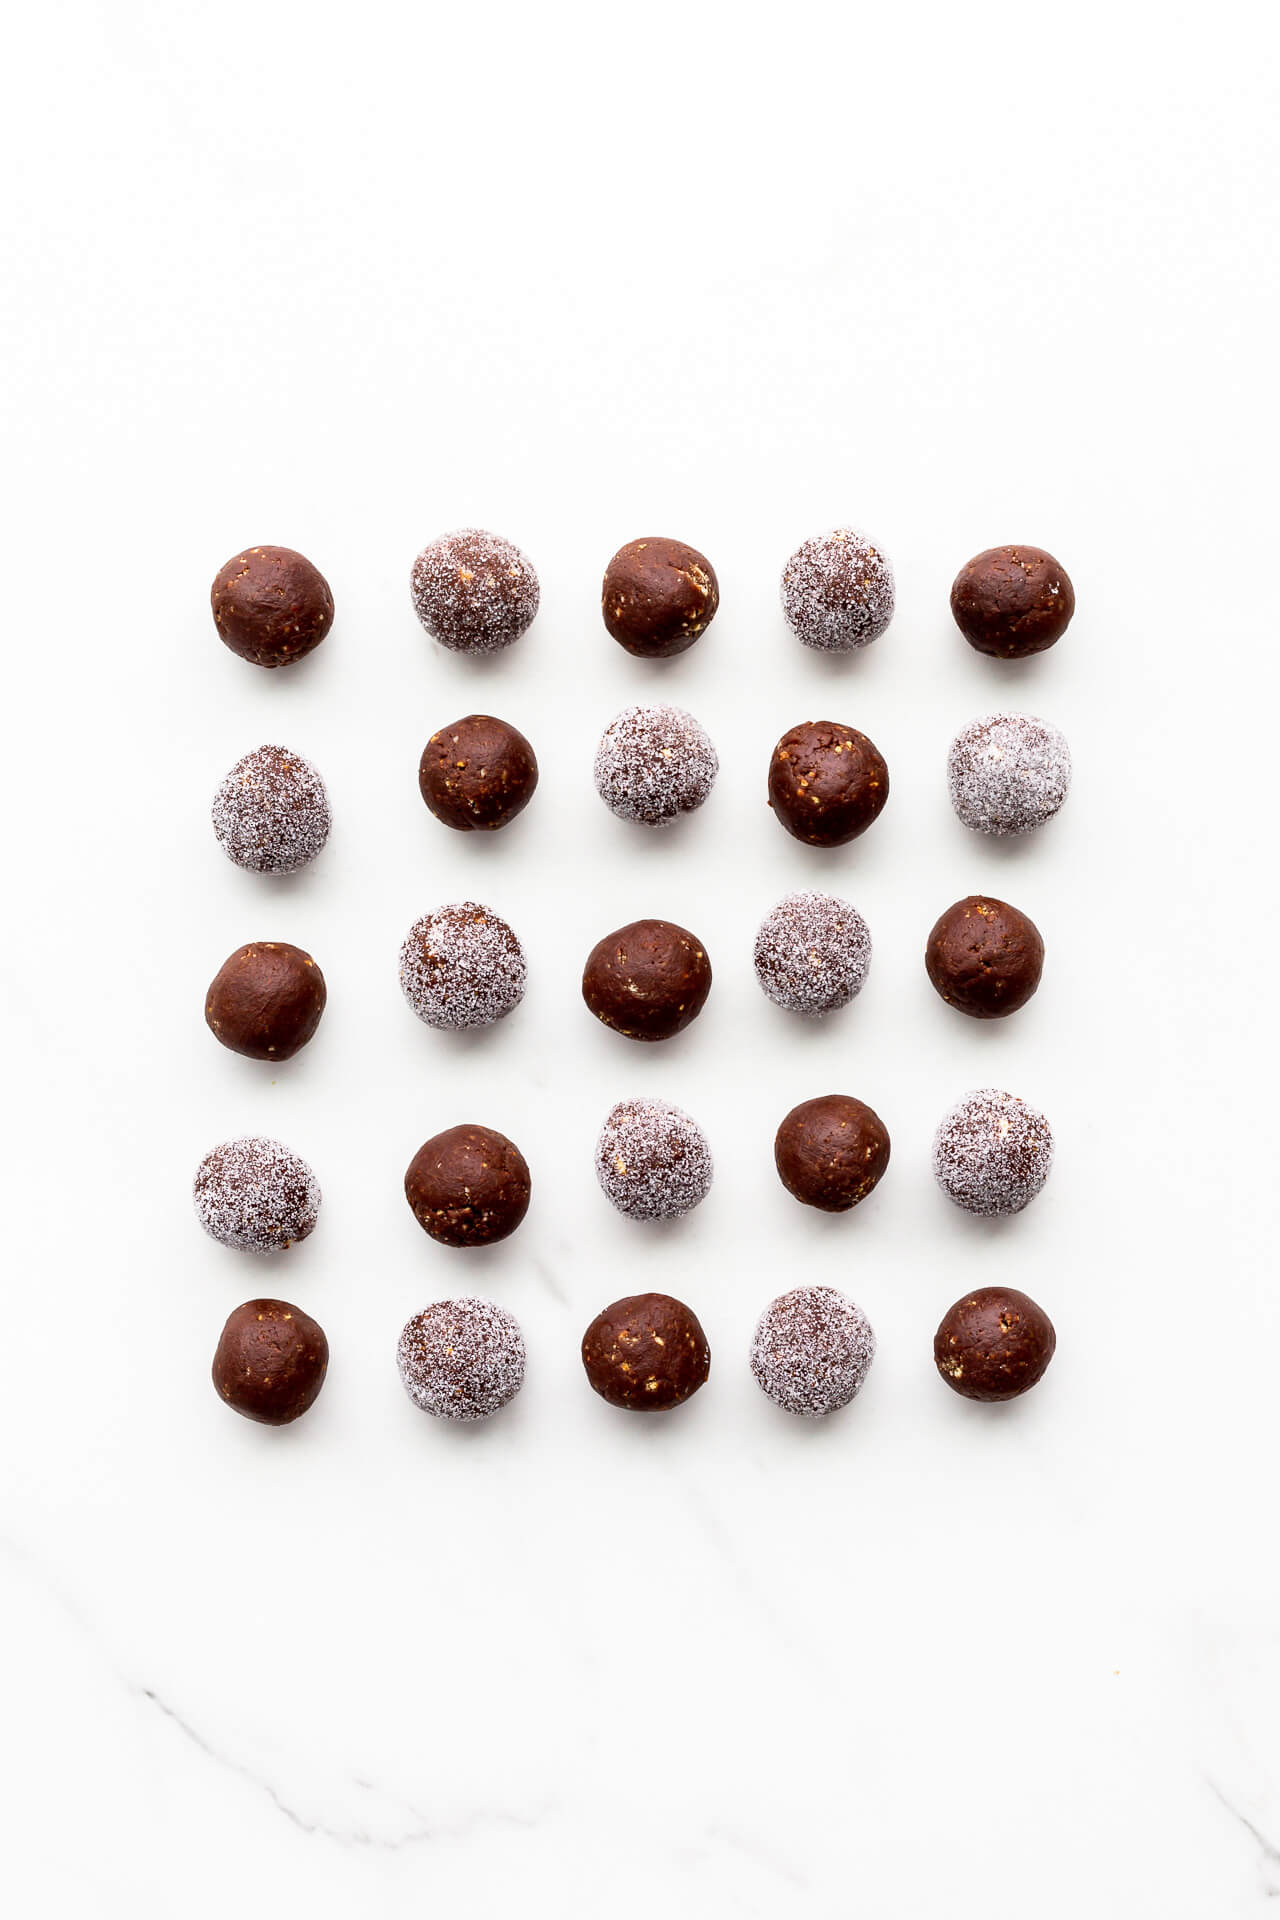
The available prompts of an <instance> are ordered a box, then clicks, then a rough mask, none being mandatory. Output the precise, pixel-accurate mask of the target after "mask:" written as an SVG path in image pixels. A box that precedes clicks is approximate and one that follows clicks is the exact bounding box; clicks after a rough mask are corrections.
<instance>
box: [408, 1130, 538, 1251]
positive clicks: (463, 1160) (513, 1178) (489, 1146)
mask: <svg viewBox="0 0 1280 1920" xmlns="http://www.w3.org/2000/svg"><path fill="white" fill-rule="evenodd" d="M529 1192H530V1181H529V1168H528V1165H527V1164H526V1161H525V1157H524V1155H523V1154H522V1153H521V1151H520V1149H519V1147H517V1146H516V1145H515V1144H514V1142H513V1141H510V1140H508V1139H507V1137H506V1135H505V1134H504V1133H495V1132H494V1130H493V1128H492V1127H477V1126H461V1127H447V1128H446V1129H445V1131H444V1132H443V1133H437V1134H436V1135H434V1137H433V1138H432V1139H430V1140H428V1141H426V1142H425V1144H424V1145H422V1146H420V1147H419V1148H418V1151H417V1152H416V1153H415V1154H414V1156H413V1159H412V1160H411V1161H410V1162H409V1170H408V1172H407V1173H406V1174H405V1176H404V1197H405V1199H406V1200H407V1201H408V1202H409V1205H410V1206H411V1207H412V1208H413V1217H414V1219H415V1220H416V1221H417V1223H418V1225H419V1226H420V1227H421V1228H422V1230H423V1232H424V1233H429V1234H430V1235H431V1238H432V1239H433V1240H438V1241H439V1242H440V1244H441V1246H444V1247H487V1246H491V1245H492V1244H493V1242H494V1241H495V1240H505V1239H506V1237H507V1235H508V1234H509V1233H514V1232H515V1230H516V1228H517V1227H518V1226H519V1225H520V1222H521V1221H522V1220H523V1219H524V1217H525V1214H526V1213H527V1212H528V1211H529Z"/></svg>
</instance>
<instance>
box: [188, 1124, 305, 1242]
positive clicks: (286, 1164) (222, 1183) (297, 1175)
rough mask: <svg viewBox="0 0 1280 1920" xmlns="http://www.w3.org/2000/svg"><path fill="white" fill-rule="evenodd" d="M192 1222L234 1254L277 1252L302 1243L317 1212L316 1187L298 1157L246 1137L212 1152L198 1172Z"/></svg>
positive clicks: (276, 1144) (276, 1142)
mask: <svg viewBox="0 0 1280 1920" xmlns="http://www.w3.org/2000/svg"><path fill="white" fill-rule="evenodd" d="M192 1192H193V1198H194V1200H195V1208H196V1218H197V1219H198V1220H199V1222H200V1225H201V1226H202V1227H203V1228H204V1230H205V1232H206V1233H207V1234H209V1235H210V1237H211V1238H212V1239H214V1240H217V1241H218V1242H220V1244H221V1245H222V1246H224V1247H233V1248H234V1249H235V1250H236V1252H237V1253H279V1252H280V1251H281V1250H282V1249H283V1248H285V1247H291V1246H292V1245H293V1244H294V1242H295V1241H296V1240H305V1239H306V1237H307V1235H308V1234H309V1233H310V1232H311V1230H312V1228H313V1227H314V1226H315V1224H316V1217H317V1215H318V1214H319V1211H320V1186H319V1182H318V1181H317V1180H316V1177H315V1174H314V1173H312V1171H311V1169H310V1167H309V1166H308V1165H307V1163H306V1161H305V1160H304V1159H303V1158H302V1157H301V1155H300V1154H296V1153H294V1152H293V1151H292V1150H291V1149H290V1148H289V1147H286V1146H284V1145H283V1144H282V1143H281V1142H280V1141H279V1140H267V1139H263V1138H262V1137H261V1136H258V1135H246V1136H242V1137H241V1138H239V1139H236V1140H224V1141H223V1142H222V1143H221V1145H219V1146H216V1147H212V1148H211V1149H210V1150H209V1152H208V1153H206V1155H205V1156H204V1159H203V1160H202V1161H201V1162H200V1165H199V1166H198V1167H197V1168H196V1176H195V1181H194V1184H193V1189H192Z"/></svg>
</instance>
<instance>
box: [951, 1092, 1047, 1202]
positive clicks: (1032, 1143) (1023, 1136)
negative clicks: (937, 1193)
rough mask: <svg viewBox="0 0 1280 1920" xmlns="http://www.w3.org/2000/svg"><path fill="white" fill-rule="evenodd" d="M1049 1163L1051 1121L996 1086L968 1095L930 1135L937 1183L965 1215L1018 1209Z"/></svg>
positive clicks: (1032, 1196) (1037, 1186)
mask: <svg viewBox="0 0 1280 1920" xmlns="http://www.w3.org/2000/svg"><path fill="white" fill-rule="evenodd" d="M1052 1165H1053V1134H1052V1132H1051V1131H1050V1128H1049V1122H1048V1121H1047V1120H1046V1119H1045V1117H1044V1115H1043V1114H1042V1113H1040V1112H1038V1111H1037V1109H1036V1108H1035V1107H1031V1106H1028V1105H1027V1103H1026V1101H1025V1100H1023V1099H1021V1098H1020V1097H1019V1096H1018V1095H1017V1094H1013V1093H1004V1092H1002V1091H1001V1090H1000V1089H999V1088H997V1087H983V1088H980V1089H979V1091H978V1092H976V1093H969V1094H966V1095H965V1097H964V1099H963V1100H960V1101H957V1103H956V1105H955V1106H954V1107H952V1109H951V1111H950V1113H948V1114H947V1115H946V1117H945V1118H944V1120H943V1121H942V1124H941V1125H940V1126H939V1128H938V1131H937V1133H936V1134H935V1135H934V1141H933V1171H934V1175H935V1177H936V1179H937V1182H938V1185H939V1186H940V1187H941V1188H942V1191H943V1192H944V1193H945V1194H946V1195H947V1197H948V1199H951V1200H954V1201H955V1203H956V1205H957V1206H958V1207H963V1208H964V1209H965V1211H966V1212H967V1213H980V1214H1002V1213H1021V1211H1022V1209H1023V1208H1024V1207H1025V1206H1027V1205H1029V1204H1030V1202H1031V1201H1032V1200H1034V1199H1035V1197H1036V1195H1037V1194H1038V1193H1039V1191H1040V1189H1041V1187H1042V1186H1043V1185H1044V1183H1045V1181H1046V1180H1047V1179H1048V1178H1049V1169H1050V1167H1052Z"/></svg>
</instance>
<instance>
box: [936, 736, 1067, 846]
mask: <svg viewBox="0 0 1280 1920" xmlns="http://www.w3.org/2000/svg"><path fill="white" fill-rule="evenodd" d="M947 784H948V786H949V788H950V790H951V804H952V806H953V807H954V808H955V810H956V814H957V816H958V818H959V819H960V820H962V821H963V822H964V824H965V826H966V827H972V828H973V830H974V832H975V833H993V834H996V835H998V836H1000V837H1003V836H1005V835H1007V834H1011V833H1033V832H1034V831H1035V829H1036V828H1037V827H1042V826H1043V825H1044V824H1045V821H1046V820H1052V818H1053V816H1054V814H1055V813H1057V811H1058V809H1059V807H1060V806H1061V805H1062V803H1063V801H1064V800H1065V799H1066V797H1067V790H1068V788H1069V787H1070V785H1071V750H1070V748H1069V747H1068V746H1067V743H1066V740H1065V739H1064V737H1063V735H1062V734H1061V733H1059V731H1058V729H1057V727H1053V726H1050V725H1049V722H1048V721H1047V720H1037V719H1036V717H1035V715H1034V714H1030V713H989V714H986V715H985V716H984V717H983V718H982V719H981V720H971V721H970V722H969V725H968V726H967V727H962V728H961V729H960V731H959V733H958V734H957V735H956V737H955V739H954V740H953V741H952V742H951V751H950V753H949V754H948V756H947Z"/></svg>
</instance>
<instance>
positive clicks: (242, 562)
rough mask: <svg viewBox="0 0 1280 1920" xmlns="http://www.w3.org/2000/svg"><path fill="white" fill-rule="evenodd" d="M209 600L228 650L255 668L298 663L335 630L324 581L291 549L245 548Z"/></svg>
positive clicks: (219, 578)
mask: <svg viewBox="0 0 1280 1920" xmlns="http://www.w3.org/2000/svg"><path fill="white" fill-rule="evenodd" d="M209 600H210V603H211V605H212V607H213V622H214V625H215V626H216V627H217V629H218V632H219V634H220V635H221V637H222V639H223V640H224V642H225V643H226V645H227V646H229V647H230V649H231V651H232V653H235V654H238V655H239V656H240V658H241V659H242V660H248V661H250V662H251V663H252V664H253V665H254V666H255V667H287V666H289V665H290V664H291V662H293V661H294V660H301V659H302V658H303V656H304V654H308V653H310V652H311V650H312V648H313V647H318V646H319V645H320V642H321V641H322V640H323V639H324V637H325V635H326V633H328V631H329V629H330V627H331V626H332V625H333V595H332V594H331V593H330V591H329V583H328V581H327V580H326V579H325V577H324V575H323V574H322V573H320V572H319V571H318V570H317V569H316V568H315V567H313V566H312V564H311V562H310V561H309V560H305V559H304V558H303V556H302V555H301V554H300V553H295V552H294V551H293V548H292V547H246V548H245V550H244V552H243V553H238V554H236V555H235V557H234V558H233V559H231V560H228V561H227V564H226V566H225V567H223V568H222V569H221V570H220V572H219V573H218V575H217V578H216V579H215V580H214V583H213V587H212V589H211V591H210V594H209Z"/></svg>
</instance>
